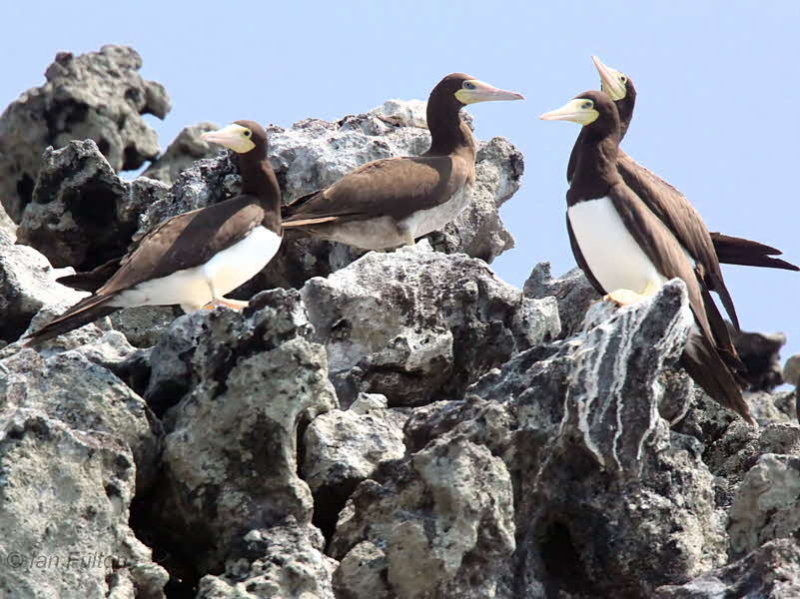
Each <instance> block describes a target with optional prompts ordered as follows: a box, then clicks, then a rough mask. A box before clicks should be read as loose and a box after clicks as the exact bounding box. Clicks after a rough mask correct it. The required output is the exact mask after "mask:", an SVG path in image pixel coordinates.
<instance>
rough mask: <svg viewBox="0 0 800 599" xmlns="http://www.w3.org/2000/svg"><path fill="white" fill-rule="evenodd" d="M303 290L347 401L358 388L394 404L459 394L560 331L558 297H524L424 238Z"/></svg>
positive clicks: (479, 265)
mask: <svg viewBox="0 0 800 599" xmlns="http://www.w3.org/2000/svg"><path fill="white" fill-rule="evenodd" d="M301 293H302V296H303V300H304V301H305V304H306V305H307V306H308V310H309V317H310V319H311V322H312V323H313V324H314V327H315V329H316V334H317V338H318V339H319V340H320V341H322V342H323V343H324V344H325V346H326V349H327V351H328V360H329V363H330V370H331V376H332V379H333V381H334V384H335V385H336V389H337V392H338V394H339V400H340V401H341V402H342V403H343V404H345V405H349V404H350V403H351V402H352V401H353V400H354V399H355V397H356V396H357V395H358V393H359V392H369V393H381V394H383V395H385V396H386V397H387V398H388V400H389V405H390V406H413V405H420V404H425V403H429V402H430V401H434V400H436V399H444V398H446V397H453V396H459V395H461V394H462V393H463V392H464V389H465V388H466V387H467V386H468V385H469V384H470V383H472V382H474V381H475V380H476V379H477V378H478V377H479V376H481V375H482V374H484V373H485V372H487V371H489V370H491V369H492V368H495V367H497V366H500V365H501V364H503V363H504V362H505V361H507V360H508V359H509V358H510V357H511V356H512V355H513V354H515V353H517V352H519V351H522V350H524V349H528V348H529V347H532V346H534V345H537V344H539V343H542V342H543V341H546V340H548V339H551V338H553V337H555V336H556V335H558V333H559V331H560V327H559V322H558V314H557V310H556V305H555V302H554V301H553V299H552V298H545V299H541V300H531V299H527V298H524V297H523V296H522V294H521V293H520V292H519V290H517V289H515V288H513V287H511V286H510V285H507V284H506V283H503V282H502V281H500V280H499V279H498V278H497V277H496V276H495V275H494V274H493V273H492V272H491V270H489V268H488V267H487V266H486V264H485V263H484V262H482V261H480V260H476V259H471V258H467V257H466V256H463V255H454V256H444V255H442V254H440V253H437V252H432V251H430V247H429V246H427V244H426V243H420V244H417V246H416V247H415V248H413V249H412V248H403V249H401V250H398V251H396V252H394V253H392V254H383V253H378V252H371V253H369V254H367V255H366V256H364V257H363V258H361V259H359V260H358V261H357V262H355V263H353V264H351V265H350V266H348V267H347V268H345V269H342V270H340V271H338V272H336V273H334V274H333V275H331V276H329V277H327V278H325V279H323V278H314V279H311V280H310V281H309V282H308V283H306V285H305V286H304V287H303V289H302V291H301Z"/></svg>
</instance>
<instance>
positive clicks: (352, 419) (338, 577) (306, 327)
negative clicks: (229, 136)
mask: <svg viewBox="0 0 800 599" xmlns="http://www.w3.org/2000/svg"><path fill="white" fill-rule="evenodd" d="M63 60H66V61H67V62H68V63H69V62H70V60H67V59H63ZM78 60H80V59H75V61H78ZM98 60H100V59H98ZM102 60H105V59H102ZM101 62H102V61H101ZM81 64H82V63H81ZM59 68H61V67H59ZM65 68H66V67H65ZM128 74H130V73H128ZM120 76H121V77H122V78H123V79H124V78H125V77H127V75H125V74H124V73H121V74H120ZM137 76H138V75H137ZM48 85H49V84H48ZM64 85H66V83H64ZM109 85H111V83H109ZM145 85H146V84H145ZM68 108H69V107H66V108H64V110H67V109H68ZM91 110H93V109H87V114H91ZM137 114H138V113H137ZM423 117H424V103H421V102H403V101H392V102H387V103H386V104H385V105H384V106H382V107H380V108H378V109H375V110H373V111H371V112H370V113H368V114H364V115H357V116H350V117H345V118H344V119H342V120H341V121H339V122H337V123H326V122H323V121H318V120H314V119H309V120H305V121H302V122H300V123H297V124H296V125H294V126H292V127H290V128H287V129H282V128H279V127H271V128H270V131H271V135H272V142H273V151H272V160H273V164H274V166H275V168H276V170H277V172H278V175H279V177H280V179H281V182H282V185H283V186H284V188H285V190H286V197H287V199H292V198H295V197H298V196H300V195H303V194H305V193H307V192H310V191H313V190H314V189H315V188H317V187H321V186H324V185H326V184H328V183H330V182H332V181H333V180H335V179H336V178H337V177H338V176H340V175H341V174H343V173H344V172H346V171H347V170H349V169H351V168H353V167H354V166H356V165H358V164H361V163H363V162H364V161H367V160H371V159H374V158H379V157H384V156H393V155H399V154H415V153H419V152H420V151H422V150H424V149H425V147H426V146H427V136H428V133H427V131H426V130H425V128H424V125H425V122H424V118H423ZM65 118H66V117H65ZM136 118H138V117H136ZM66 120H69V119H66ZM41 122H42V123H46V122H47V120H46V119H45V117H44V116H41ZM119 126H120V127H122V126H123V124H120V125H119ZM64 130H66V129H64ZM198 132H199V131H194V132H192V131H187V132H185V134H183V136H182V137H179V139H178V140H176V142H175V143H174V144H173V146H172V147H171V149H170V150H169V151H168V153H167V155H165V156H164V158H163V160H162V161H160V162H159V163H158V164H157V165H155V166H154V169H155V170H154V171H153V172H155V171H156V170H158V171H160V172H161V173H162V174H159V175H158V176H163V177H170V178H171V181H172V183H171V184H170V185H167V184H164V183H161V182H158V181H155V180H153V179H150V178H147V177H140V178H139V179H137V180H135V181H133V182H125V181H122V180H120V179H119V178H118V177H117V176H116V173H115V171H116V170H117V168H118V167H117V166H115V165H114V163H113V161H112V162H111V164H109V162H108V161H106V159H105V158H103V156H102V154H101V152H100V150H99V149H98V148H97V146H96V144H95V143H94V142H92V141H76V142H71V143H67V142H65V144H66V145H65V147H63V148H60V149H57V150H53V151H48V153H47V155H46V156H45V158H44V161H43V162H42V163H41V164H42V167H41V169H40V173H39V177H38V184H37V187H36V190H35V191H34V190H31V191H30V192H29V195H30V196H31V198H32V200H31V202H29V203H28V206H27V208H26V209H25V211H24V218H23V220H22V223H21V226H20V230H21V233H20V236H21V239H22V240H24V241H26V242H27V243H32V244H35V245H36V247H37V248H39V249H40V250H41V251H42V252H43V253H45V254H46V255H47V256H48V257H50V260H51V262H52V263H53V264H54V265H59V264H66V263H68V262H69V263H71V264H72V263H74V264H77V265H78V266H80V267H81V268H94V267H102V266H103V263H104V260H107V259H110V262H108V263H107V264H110V268H111V271H113V269H114V263H113V259H114V258H115V257H116V256H118V255H119V254H121V253H122V252H124V251H125V249H126V248H127V247H128V245H129V243H130V242H131V240H132V239H134V238H135V237H136V235H137V234H142V233H143V232H145V231H147V230H149V229H150V228H151V227H153V226H154V225H155V224H157V223H158V222H160V221H161V220H163V219H164V218H166V217H168V216H171V215H172V214H175V213H178V212H183V211H185V210H189V209H193V208H198V207H201V206H206V205H208V204H210V203H213V202H217V201H220V200H221V199H223V198H224V197H227V196H229V195H231V194H234V193H236V192H237V189H238V185H239V179H238V175H237V174H236V167H235V164H234V162H235V161H232V160H231V157H230V156H229V155H228V154H221V155H217V156H214V157H212V158H203V159H200V160H198V161H197V162H195V163H194V164H191V165H189V166H188V167H187V168H184V166H186V165H187V164H188V160H189V159H191V158H194V157H195V156H199V155H200V153H202V152H205V151H206V149H207V148H203V147H201V146H199V145H198V146H196V147H194V149H189V150H188V153H189V154H191V156H190V157H187V154H186V153H185V152H184V150H186V148H185V147H184V146H185V145H186V144H189V143H194V142H193V141H192V140H196V137H197V134H198ZM126 135H127V133H126ZM89 137H91V136H89ZM95 141H97V138H95ZM54 145H56V146H59V145H63V144H54ZM194 152H198V153H197V154H193V153H194ZM140 154H141V152H140ZM142 155H143V154H142ZM477 167H478V185H477V186H476V189H475V192H474V197H473V200H474V202H473V205H472V206H471V208H470V209H469V210H468V211H467V212H465V213H464V214H463V215H462V216H461V217H459V219H458V221H457V222H456V223H455V224H454V225H452V226H449V227H448V228H447V229H446V230H445V231H444V232H440V233H437V234H433V235H431V236H429V238H428V239H426V240H422V241H420V242H419V243H418V244H417V246H416V247H414V248H404V249H401V250H399V251H395V252H390V253H375V252H370V253H367V254H364V252H360V251H357V250H352V249H350V248H347V247H345V246H342V245H337V244H330V243H327V242H321V241H317V240H313V239H305V238H296V239H287V240H286V242H285V243H284V246H283V248H282V250H281V253H280V255H279V256H278V257H277V258H276V260H275V261H273V264H272V265H271V266H270V267H269V268H268V269H266V270H265V271H264V272H263V273H262V274H261V275H260V276H259V277H258V278H257V279H256V280H254V281H253V282H251V283H250V284H249V285H247V286H245V287H243V288H242V289H240V290H238V293H239V294H240V295H239V297H246V298H252V299H251V305H250V307H249V308H248V309H247V310H245V311H244V312H242V313H236V312H232V311H229V310H226V309H217V310H213V311H203V312H200V313H196V314H192V315H187V316H182V317H180V318H177V319H175V316H176V313H175V312H174V311H173V309H172V308H143V309H140V310H125V311H121V312H119V313H117V314H115V315H112V317H111V318H107V319H102V320H100V321H98V322H96V323H94V324H91V325H88V326H86V327H83V328H81V329H79V330H76V331H73V332H71V333H69V334H67V335H63V336H61V337H58V338H56V339H53V340H50V341H48V342H46V343H45V344H43V345H42V346H41V347H39V348H37V350H36V351H34V350H32V349H25V350H21V348H20V346H19V345H18V344H15V343H13V341H14V340H15V339H16V338H17V337H18V336H19V334H21V333H22V332H23V331H25V330H26V329H31V328H36V327H38V326H40V325H41V324H43V323H44V322H45V321H46V320H47V319H49V318H51V317H52V315H54V314H55V313H58V312H60V311H61V310H63V309H64V308H65V307H66V306H67V305H69V304H71V303H73V302H74V301H76V300H77V299H79V298H80V297H82V295H81V294H78V293H76V292H74V291H72V290H69V289H67V288H65V287H63V286H62V285H59V284H57V283H55V282H54V278H55V277H56V276H57V275H58V274H60V273H59V272H58V271H54V270H52V268H51V266H50V264H49V263H48V260H47V258H45V257H43V256H42V255H41V254H39V253H38V252H37V251H35V250H34V249H32V248H29V247H24V246H16V245H13V240H14V234H15V233H14V230H13V229H14V227H13V226H7V224H6V225H3V223H2V220H0V267H2V269H0V315H1V316H2V317H3V318H2V319H0V330H1V331H2V334H1V335H0V338H2V339H3V340H4V341H3V342H2V343H0V345H3V344H4V343H5V341H8V342H12V343H10V344H9V345H7V346H5V347H0V496H1V499H2V501H0V595H4V596H5V595H8V596H13V597H17V596H19V597H28V596H31V597H37V596H45V595H46V596H58V595H59V594H60V595H61V596H69V595H70V594H79V595H80V596H87V597H94V596H110V597H114V598H115V599H129V598H130V599H133V598H134V597H140V598H141V597H145V598H150V597H153V598H158V597H164V596H170V597H172V596H175V597H178V596H181V597H182V596H187V597H189V596H191V597H194V596H199V597H206V598H226V597H253V598H255V597H302V598H303V599H311V598H312V597H313V598H317V597H334V596H335V597H344V598H369V599H377V598H380V597H386V598H387V599H388V598H391V597H403V598H405V597H408V598H411V597H413V598H436V597H442V598H445V597H465V598H471V597H475V598H478V597H480V598H483V597H498V598H503V599H512V598H514V599H516V598H527V597H532V598H545V597H564V598H567V597H568V598H570V599H589V598H595V597H643V598H644V597H647V598H650V597H709V598H710V597H715V598H719V597H722V596H726V597H727V596H731V597H739V596H745V597H776V598H777V597H794V596H795V595H797V594H798V593H797V588H798V587H799V586H800V581H799V580H798V566H797V564H798V562H799V561H800V559H798V558H800V556H799V555H798V547H797V540H796V539H797V537H798V529H800V520H798V518H797V513H798V512H799V511H800V506H798V505H797V502H798V499H797V498H798V496H800V466H798V463H797V461H798V459H800V426H798V424H797V421H796V397H797V395H796V391H790V392H770V391H769V389H770V387H771V385H772V384H773V383H774V382H775V381H776V380H777V379H776V377H775V375H776V372H777V371H776V363H777V349H778V348H779V345H780V343H777V342H779V341H781V338H780V336H779V335H773V336H768V335H760V334H754V335H755V336H754V337H752V338H749V339H750V341H752V343H750V342H748V343H749V345H747V347H745V346H742V348H740V349H741V351H742V353H743V354H747V352H748V350H747V348H748V347H749V348H750V349H753V350H754V352H753V355H754V356H755V359H754V362H753V363H754V364H756V368H754V371H755V372H758V373H759V374H756V375H755V377H756V378H754V379H753V381H752V382H753V386H754V388H759V389H761V390H760V391H757V392H752V393H748V397H747V399H748V401H749V402H750V404H751V408H752V412H753V414H754V417H755V418H756V420H757V421H758V423H759V427H757V428H756V427H749V426H747V425H746V424H745V423H744V422H743V421H742V420H741V419H740V418H738V417H737V416H736V415H735V414H733V413H732V412H730V411H729V410H726V409H725V408H722V407H721V406H719V405H718V404H717V403H715V402H713V401H712V400H710V398H708V397H707V396H706V395H705V394H704V393H703V392H702V391H701V390H699V389H697V388H695V387H694V385H693V384H692V382H691V380H690V379H689V378H688V376H687V375H686V374H685V373H684V372H682V371H681V370H680V369H678V368H677V367H676V366H675V365H676V362H677V358H678V356H679V355H680V353H681V348H682V344H683V339H684V337H685V335H686V333H687V330H688V328H689V327H690V326H691V317H690V315H689V312H688V309H687V305H686V297H685V291H684V289H683V286H682V285H681V284H680V283H670V284H668V285H667V286H666V287H665V288H664V289H663V290H662V291H661V292H660V293H659V294H657V295H656V296H655V297H654V298H652V299H651V300H648V301H646V302H644V303H642V304H639V305H636V306H630V307H627V308H624V309H619V310H617V309H614V308H613V307H612V306H611V305H609V304H607V303H604V302H596V301H595V300H597V296H596V294H595V293H594V291H593V290H592V289H591V286H590V285H589V284H588V282H587V281H586V280H585V278H584V277H583V276H582V275H581V274H580V273H579V272H577V271H572V272H570V273H567V274H566V275H565V276H563V277H560V278H554V277H552V276H551V274H550V270H549V267H548V266H547V265H546V264H541V265H538V266H537V267H536V268H534V270H533V272H532V274H531V277H530V278H529V280H528V281H527V282H526V285H525V289H524V291H520V290H519V289H515V288H513V287H511V286H509V285H507V284H505V283H503V282H502V281H500V280H499V279H497V277H496V276H495V275H494V274H493V273H492V271H491V270H490V268H489V267H488V266H487V265H486V263H485V262H484V261H481V260H478V259H476V257H482V258H485V259H487V260H490V259H491V258H492V257H494V256H496V255H497V254H498V253H499V252H500V251H502V250H503V249H504V248H507V247H509V238H508V237H507V235H506V233H505V232H504V229H503V228H502V223H500V221H499V220H498V219H497V214H496V209H497V206H498V205H499V204H500V203H502V201H504V200H505V199H506V198H507V197H509V196H510V194H512V193H513V191H514V190H515V189H516V187H517V186H518V185H519V175H520V174H521V168H522V160H521V156H520V155H519V153H518V152H517V151H516V150H515V149H514V148H513V147H511V146H510V145H509V144H508V143H507V142H505V141H503V140H499V139H495V140H492V141H490V142H488V143H486V144H482V147H481V150H480V154H479V162H478V165H477ZM167 173H168V174H167ZM21 189H22V190H23V191H24V189H25V186H24V185H23V187H22V188H21ZM431 246H433V248H434V249H435V250H439V251H432V250H431ZM458 252H466V254H467V255H464V253H458ZM101 271H102V268H101ZM98 272H100V271H98ZM103 272H105V271H103ZM106 276H108V275H106ZM313 277H317V278H313ZM87 281H88V282H89V283H91V282H92V281H91V280H90V279H84V283H86V284H89V283H87ZM101 282H102V280H101ZM275 285H279V286H284V287H295V288H296V289H297V290H272V291H268V292H265V293H259V291H260V290H262V289H263V288H266V287H270V288H271V287H274V286H275ZM89 288H91V287H89ZM112 329H115V330H112ZM762 342H763V343H762ZM795 370H798V369H797V368H796V364H794V362H792V361H791V360H790V363H788V364H787V367H786V380H787V381H790V382H792V383H795V384H796V383H797V379H798V378H800V377H797V376H796V372H795ZM337 394H338V397H337ZM151 549H152V556H151ZM12 552H17V553H18V554H19V555H21V556H23V558H24V559H27V560H28V561H27V562H24V563H27V564H29V567H27V568H25V567H16V566H15V565H14V563H12V562H10V561H9V560H8V557H9V556H10V555H11V553H12ZM45 553H46V554H47V556H48V557H50V556H53V555H55V556H59V557H60V559H70V558H69V556H70V555H74V554H76V553H77V554H78V555H79V556H81V557H86V556H88V558H89V559H92V556H98V555H99V556H100V557H99V558H98V557H94V559H95V561H96V562H97V566H96V567H95V566H94V565H92V566H91V567H87V568H81V569H80V570H78V569H75V568H70V569H64V568H58V569H54V568H52V567H50V565H48V566H47V567H45V566H41V565H39V562H35V561H34V560H35V559H40V556H42V555H44V554H45ZM15 555H16V554H15ZM61 556H63V557H61ZM106 558H109V559H106ZM13 559H17V558H16V557H14V558H13ZM51 563H52V562H51ZM156 564H158V565H156ZM167 571H168V572H169V578H170V580H169V582H167V576H168V575H167Z"/></svg>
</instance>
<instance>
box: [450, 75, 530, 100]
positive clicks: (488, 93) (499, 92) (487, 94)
mask: <svg viewBox="0 0 800 599" xmlns="http://www.w3.org/2000/svg"><path fill="white" fill-rule="evenodd" d="M469 83H471V84H472V85H474V86H475V87H474V89H466V88H461V89H460V90H458V91H457V92H456V98H458V99H459V100H460V101H461V102H463V103H464V104H475V103H476V102H494V101H498V100H524V99H525V96H523V95H522V94H518V93H517V92H510V91H506V90H504V89H498V88H496V87H494V86H492V85H489V84H488V83H484V82H483V81H478V80H477V79H472V80H471V81H469Z"/></svg>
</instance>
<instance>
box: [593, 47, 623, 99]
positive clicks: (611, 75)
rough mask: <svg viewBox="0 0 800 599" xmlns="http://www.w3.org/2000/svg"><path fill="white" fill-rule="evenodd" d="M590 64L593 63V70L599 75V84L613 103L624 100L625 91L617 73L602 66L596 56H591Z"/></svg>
mask: <svg viewBox="0 0 800 599" xmlns="http://www.w3.org/2000/svg"><path fill="white" fill-rule="evenodd" d="M592 62H593V63H594V68H596V69H597V72H598V73H599V74H600V83H601V84H602V86H603V91H605V92H606V93H607V94H608V95H609V97H610V98H611V99H612V100H614V101H615V102H616V101H617V100H621V99H622V98H624V97H625V95H626V93H627V90H626V89H625V85H624V84H623V83H622V81H620V80H619V73H617V72H616V71H615V70H614V69H612V68H610V67H607V66H606V65H604V64H603V62H602V61H601V60H600V59H599V58H597V56H592Z"/></svg>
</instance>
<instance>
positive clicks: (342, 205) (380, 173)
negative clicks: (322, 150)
mask: <svg viewBox="0 0 800 599" xmlns="http://www.w3.org/2000/svg"><path fill="white" fill-rule="evenodd" d="M522 99H523V96H522V95H520V94H518V93H515V92H510V91H504V90H500V89H497V88H495V87H492V86H491V85H489V84H487V83H483V82H482V81H478V80H477V79H475V78H474V77H471V76H469V75H465V74H463V73H452V74H450V75H447V76H446V77H445V78H444V79H442V80H441V81H440V82H439V83H438V84H437V85H436V87H434V88H433V91H431V95H430V98H429V99H428V106H427V121H428V129H429V130H430V132H431V147H430V149H429V150H428V151H427V152H425V153H424V154H422V155H421V156H417V157H403V158H387V159H383V160H375V161H373V162H369V163H367V164H364V165H362V166H360V167H358V168H357V169H355V170H353V171H352V172H350V173H348V174H347V175H345V176H344V177H342V178H341V179H340V180H339V181H337V182H336V183H334V184H333V185H331V186H329V187H326V188H325V189H322V190H319V191H316V192H314V193H312V194H309V195H307V196H304V197H302V198H300V199H298V200H297V201H296V202H293V203H292V204H290V205H289V206H286V207H285V209H284V213H283V219H284V227H286V228H287V229H290V228H298V229H302V230H303V232H305V233H308V234H310V235H313V236H316V237H320V238H323V239H329V240H332V241H339V242H342V243H346V244H349V245H352V246H356V247H359V248H364V249H371V250H377V249H386V248H393V247H398V246H401V245H406V244H409V245H411V244H413V243H414V240H415V239H417V238H418V237H422V236H423V235H427V234H428V233H430V232H432V231H436V230H438V229H441V228H442V227H444V226H445V225H446V224H447V223H448V222H450V221H451V220H453V219H454V218H455V217H456V216H458V214H459V213H460V212H461V211H462V210H463V209H464V208H465V207H466V206H467V204H468V203H469V188H470V186H471V184H472V183H473V182H474V180H475V151H476V147H475V139H474V138H473V136H472V132H471V131H470V129H469V127H468V126H467V125H466V124H465V123H464V122H463V121H462V120H461V117H460V115H459V113H460V111H461V109H462V108H463V107H464V106H466V105H468V104H474V103H476V102H487V101H492V100H522Z"/></svg>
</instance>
